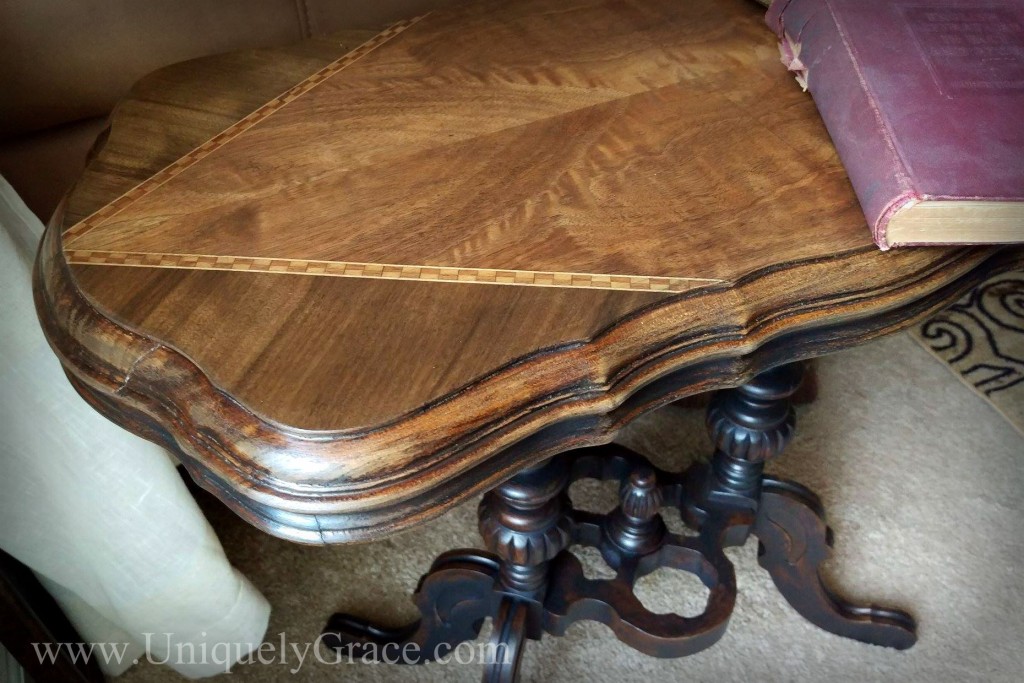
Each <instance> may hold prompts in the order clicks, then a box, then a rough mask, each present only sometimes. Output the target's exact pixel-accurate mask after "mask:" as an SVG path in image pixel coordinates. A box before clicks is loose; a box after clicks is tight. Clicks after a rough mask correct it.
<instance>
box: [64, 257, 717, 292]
mask: <svg viewBox="0 0 1024 683" xmlns="http://www.w3.org/2000/svg"><path fill="white" fill-rule="evenodd" d="M66 254H67V258H68V262H69V263H72V264H77V265H103V266H129V267H137V268H176V269H185V270H225V271H248V272H255V273H286V274H293V275H320V276H327V277H355V278H374V279H384V280H414V281H418V282H468V283H478V284H492V285H518V286H521V287H569V288H579V289H616V290H629V291H648V292H683V291H687V290H689V289H693V288H694V287H697V286H700V285H706V284H714V283H717V282H720V280H711V279H702V278H683V277H655V276H650V275H597V274H593V273H555V272H543V271H527V270H499V269H492V268H447V267H441V266H413V265H398V264H392V263H352V262H345V261H309V260H303V259H281V258H256V257H251V256H213V255H196V254H145V253H131V252H114V251H89V250H83V249H69V250H67V251H66Z"/></svg>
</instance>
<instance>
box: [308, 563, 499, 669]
mask: <svg viewBox="0 0 1024 683" xmlns="http://www.w3.org/2000/svg"><path fill="white" fill-rule="evenodd" d="M500 564H501V563H500V561H499V560H498V558H497V557H494V556H493V555H490V554H488V553H481V552H479V551H476V550H455V551H451V552H448V553H445V554H443V555H441V556H440V557H438V558H437V560H436V561H435V562H434V564H433V566H432V567H431V569H430V572H428V573H427V574H426V575H424V576H423V578H422V579H420V584H419V586H418V587H417V588H416V592H415V593H414V594H413V602H414V603H415V604H416V606H417V607H418V608H419V611H420V618H419V619H418V620H417V621H415V622H413V623H411V624H407V625H405V626H400V627H398V628H387V627H383V626H378V625H376V624H373V623H372V622H370V621H367V620H365V619H361V618H359V617H355V616H352V615H349V614H343V613H339V614H335V615H333V616H332V617H331V618H330V620H329V621H328V623H327V627H326V628H325V629H324V633H323V636H322V642H323V644H324V645H325V646H326V647H328V648H330V649H334V650H337V651H339V652H341V653H343V654H344V655H346V656H348V657H350V658H356V659H360V660H364V661H388V662H396V663H402V664H422V663H425V662H430V661H434V660H436V659H438V658H439V657H444V656H447V655H448V654H449V653H450V652H451V650H452V648H454V647H455V646H457V645H458V644H459V643H462V642H465V641H468V640H473V639H475V638H476V637H477V636H478V635H479V634H480V627H481V626H482V625H483V620H484V619H485V618H486V617H489V616H491V615H492V614H494V612H495V605H496V604H497V603H498V601H499V596H498V595H497V594H496V593H495V585H496V584H497V581H498V575H499V569H500Z"/></svg>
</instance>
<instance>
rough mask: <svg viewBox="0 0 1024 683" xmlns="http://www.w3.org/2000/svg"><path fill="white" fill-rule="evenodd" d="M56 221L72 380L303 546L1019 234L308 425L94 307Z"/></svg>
mask: <svg viewBox="0 0 1024 683" xmlns="http://www.w3.org/2000/svg"><path fill="white" fill-rule="evenodd" d="M61 221H62V211H58V212H57V214H56V216H55V217H54V220H53V221H52V223H51V227H50V229H49V230H48V231H47V234H46V236H45V238H44V240H43V244H42V248H41V250H40V253H39V258H38V261H37V264H36V270H35V281H36V282H35V293H36V306H37V310H38V312H39V316H40V319H41V321H42V325H43V329H44V331H45V333H46V336H47V338H48V339H49V341H50V344H51V345H52V347H53V349H54V351H55V352H56V353H57V355H58V356H59V358H60V360H61V362H62V363H63V365H64V367H65V369H66V371H67V372H68V375H69V377H71V379H72V381H73V383H74V385H75V387H76V388H77V389H78V391H79V392H80V393H81V394H82V395H83V396H84V397H85V398H86V400H88V401H89V402H90V403H92V405H93V406H95V407H96V408H97V409H98V410H99V411H100V412H102V413H104V414H105V415H107V416H108V417H110V418H111V419H112V420H114V421H115V422H117V423H118V424H120V425H123V426H125V427H127V428H129V429H132V430H133V431H135V432H136V433H139V434H140V435H142V436H144V437H145V438H149V439H151V440H154V441H157V442H158V443H162V444H164V445H165V446H167V447H168V448H170V449H172V450H174V451H175V452H176V453H177V454H178V455H179V457H180V458H181V459H182V461H183V462H184V463H185V465H186V467H187V468H188V469H189V471H190V472H191V473H192V475H193V476H194V477H195V478H196V479H197V480H198V481H199V482H200V483H201V484H202V485H203V486H204V487H206V488H208V489H209V490H211V491H212V492H213V493H215V494H216V495H218V496H219V497H220V498H221V499H222V500H224V502H225V503H227V504H228V505H229V506H231V507H232V508H233V509H234V510H235V511H236V512H238V513H239V514H240V515H241V516H242V517H244V518H246V519H247V520H248V521H250V522H251V523H253V524H254V525H256V526H258V527H260V528H262V529H264V530H265V531H267V532H269V533H272V534H274V535H277V536H280V537H282V538H287V539H290V540H293V541H297V542H302V543H312V544H320V543H341V542H352V541H365V540H372V539H375V538H382V537H385V536H388V535H389V534H392V533H394V532H396V531H401V530H403V529H408V528H410V527H412V526H414V525H417V524H420V523H423V522H425V521H427V520H429V519H432V518H434V517H437V516H438V515H440V514H442V513H443V512H445V511H446V510H448V509H450V508H451V507H453V506H454V505H456V504H458V503H459V502H461V501H463V500H465V499H467V498H469V497H470V496H473V495H475V494H477V493H479V492H482V491H484V490H487V489H490V488H492V487H493V486H495V485H496V484H498V483H499V482H501V481H503V480H505V479H508V478H509V477H510V476H512V475H514V474H515V473H516V472H517V471H519V470H521V469H522V468H524V467H527V466H529V465H532V464H535V463H538V462H540V461H542V460H544V459H545V458H548V457H550V456H551V455H553V454H555V453H557V452H560V451H563V450H566V449H569V448H577V447H581V446H587V445H596V444H600V443H605V442H608V441H610V440H611V439H612V438H613V437H614V435H615V433H616V432H617V431H618V430H619V429H621V428H622V427H623V426H625V425H626V424H628V423H629V422H630V421H631V420H633V419H634V418H636V417H637V416H639V415H641V414H643V413H645V412H647V411H649V410H653V409H655V408H657V407H660V406H662V405H665V404H666V403H669V402H671V401H675V400H678V399H680V398H683V397H685V396H687V395H691V394H695V393H701V392H706V391H712V390H717V389H723V388H727V387H733V386H737V385H739V384H741V383H743V382H744V381H746V380H748V379H750V378H751V377H753V376H754V375H756V374H758V373H759V372H762V371H764V370H765V369H767V368H770V367H773V366H775V365H778V364H782V363H788V362H793V361H796V360H801V359H806V358H811V357H814V356H818V355H822V354H825V353H829V352H832V351H837V350H840V349H844V348H847V347H851V346H854V345H857V344H860V343H863V342H866V341H869V340H871V339H874V338H876V337H878V336H881V335H884V334H887V333H890V332H894V331H897V330H899V329H901V328H903V327H905V326H907V325H910V324H912V323H913V322H914V321H916V320H918V319H920V318H922V317H923V316H925V315H928V314H929V313H931V312H933V311H935V310H936V309H937V308H939V307H941V306H942V305H943V304H945V303H947V302H950V301H952V300H954V299H955V298H956V297H958V296H959V295H960V294H961V293H962V292H964V291H966V290H967V289H969V288H971V287H973V286H975V285H977V284H979V283H981V282H982V281H984V280H985V279H986V278H988V277H990V276H991V275H992V274H993V273H994V272H996V271H998V270H1003V269H1009V268H1012V267H1018V266H1019V265H1020V264H1021V263H1022V262H1024V256H1022V255H1024V251H1022V250H1020V249H1018V248H1014V249H1004V250H999V249H997V248H987V247H986V248H978V247H965V248H962V249H935V250H930V251H929V252H927V253H929V254H930V255H931V258H922V257H921V254H922V253H925V252H923V251H921V250H904V251H894V252H890V253H889V254H886V255H881V254H879V253H878V252H877V251H876V250H874V249H873V248H870V249H858V250H854V251H852V252H848V253H844V254H837V255H835V256H834V257H829V258H822V259H814V260H807V261H800V262H792V263H788V264H783V265H780V266H777V267H772V268H769V269H765V270H762V271H760V272H757V273H753V274H751V275H749V276H747V277H745V278H743V279H742V280H741V281H740V282H737V283H732V284H721V285H711V286H707V287H702V288H698V289H694V290H691V291H688V292H686V293H683V294H680V295H678V296H675V297H672V298H670V299H667V300H666V302H665V303H662V304H658V305H655V306H652V307H648V308H646V309H643V310H641V311H638V312H637V313H635V314H633V315H632V316H629V317H628V318H626V319H623V320H621V321H619V322H618V323H616V324H615V325H613V326H611V327H609V328H608V329H606V330H604V331H603V332H601V333H600V334H599V335H596V336H595V337H594V338H593V339H591V340H589V341H587V342H584V343H578V344H571V345H565V346H562V347H556V348H550V349H545V350H543V351H539V352H537V353H535V354H532V355H530V356H528V357H526V358H522V359H519V360H517V361H514V362H512V363H510V364H508V365H506V366H505V367H503V368H500V369H497V370H496V371H495V372H493V373H491V374H490V375H488V376H486V377H483V378H480V379H478V380H476V381H474V382H472V383H470V384H469V385H467V386H464V387H463V388H461V389H460V390H458V391H456V392H453V393H451V394H449V395H447V396H445V397H444V398H443V399H441V400H438V401H435V402H432V403H430V404H428V405H426V406H423V407H422V408H421V409H419V410H416V411H414V412H411V413H408V414H406V415H404V416H402V417H400V418H399V419H396V420H394V421H391V422H389V423H387V424H381V425H374V426H372V427H369V428H362V429H349V430H340V431H309V430H301V429H296V428H293V427H290V426H288V425H283V424H277V423H274V422H273V421H271V420H268V419H266V418H264V417H262V416H260V415H258V414H256V413H255V412H253V411H252V410H250V409H248V408H247V407H246V406H243V405H241V404H240V403H239V402H238V401H236V400H235V399H233V398H232V397H231V396H229V395H228V394H227V393H226V392H224V391H222V390H221V389H220V388H219V387H217V386H216V385H215V384H214V383H213V382H212V381H211V380H210V379H209V378H208V377H207V376H206V374H204V372H203V370H202V369H201V368H199V367H197V366H196V365H195V364H194V363H193V362H192V361H191V360H190V359H189V358H188V357H186V356H185V355H184V354H182V353H181V352H179V351H177V350H176V349H174V348H172V347H170V346H168V345H167V344H164V343H161V342H159V341H158V340H155V339H152V338H149V337H147V336H146V335H144V334H141V333H140V332H138V331H136V330H133V329H130V328H129V327H128V326H126V325H124V324H121V323H119V322H116V321H115V320H113V319H111V317H109V316H108V315H106V314H104V312H103V311H102V310H100V309H99V308H97V306H96V305H94V303H93V302H92V301H90V299H89V298H88V297H87V296H86V295H85V294H84V293H83V292H82V291H81V290H80V289H79V288H78V286H77V284H76V282H75V280H74V277H73V276H72V273H71V270H70V267H69V266H68V264H67V262H66V260H65V256H64V251H63V248H62V244H61V235H60V230H59V229H58V228H59V226H60V225H61ZM54 226H56V228H55V227H54ZM879 258H885V259H888V262H889V264H891V267H890V268H879V267H878V261H877V260H878V259H879ZM239 277H244V274H239ZM445 286H458V285H454V284H449V285H445ZM473 286H481V285H473ZM483 286H487V285H483ZM414 435H415V438H413V436H414Z"/></svg>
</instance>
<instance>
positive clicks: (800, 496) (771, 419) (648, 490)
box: [323, 365, 916, 681]
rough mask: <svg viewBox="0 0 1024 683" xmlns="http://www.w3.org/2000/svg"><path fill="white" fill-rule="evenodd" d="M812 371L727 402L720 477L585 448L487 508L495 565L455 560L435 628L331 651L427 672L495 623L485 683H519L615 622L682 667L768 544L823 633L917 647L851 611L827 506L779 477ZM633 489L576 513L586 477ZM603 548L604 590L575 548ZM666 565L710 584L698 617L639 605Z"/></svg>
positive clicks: (343, 634) (772, 559) (718, 412)
mask: <svg viewBox="0 0 1024 683" xmlns="http://www.w3.org/2000/svg"><path fill="white" fill-rule="evenodd" d="M801 372H802V368H801V366H800V365H790V366H785V367H780V368H776V369H774V370H770V371H768V372H765V373H763V374H761V375H758V376H757V377H755V378H754V379H753V380H752V381H751V382H750V383H748V384H746V385H744V386H742V387H739V388H737V389H732V390H728V391H723V392H720V393H719V394H717V395H716V397H715V398H714V400H713V401H712V403H711V405H710V406H709V408H708V417H707V424H708V429H709V430H710V432H711V435H712V438H713V439H714V442H715V446H716V449H715V453H714V455H713V456H712V458H711V461H710V464H707V465H705V464H699V465H694V466H692V467H691V468H689V469H688V470H687V471H685V472H683V473H681V474H679V473H670V472H665V471H662V470H660V469H658V468H656V467H654V466H653V465H652V464H651V463H650V462H649V461H648V460H647V459H645V458H644V457H643V456H641V455H639V454H637V453H634V452H632V451H630V450H628V449H626V448H623V447H620V446H617V445H608V446H598V447H594V448H584V449H579V450H575V451H570V452H568V453H564V454H562V455H559V456H557V457H555V458H553V459H551V460H549V461H547V462H545V463H543V464H541V465H539V466H537V467H535V468H533V469H530V470H526V471H524V472H521V473H520V474H518V475H517V476H515V477H513V478H512V479H510V480H509V481H507V482H505V483H504V484H502V485H500V486H498V487H497V488H495V489H494V490H493V491H491V492H490V493H488V494H487V495H486V496H484V498H483V501H482V502H481V504H480V531H481V534H482V535H483V537H484V540H485V542H486V544H487V547H488V548H489V549H490V550H491V551H492V552H491V553H487V552H481V551H477V550H457V551H452V552H448V553H445V554H443V555H442V556H441V557H439V558H438V559H437V560H436V561H435V562H434V565H433V567H431V570H430V571H429V572H428V573H427V574H426V575H424V576H423V578H422V579H421V580H420V584H419V586H418V588H417V589H416V592H415V594H414V595H413V600H414V601H415V603H416V605H417V606H418V607H419V609H420V612H421V615H422V616H421V618H420V620H418V621H416V622H415V623H412V624H409V625H408V626H405V627H402V628H397V629H386V628H381V627H378V626H375V625H373V624H371V623H369V622H367V621H365V620H362V619H359V618H356V617H352V616H349V615H345V614H336V615H334V616H333V617H331V620H330V622H329V623H328V625H327V628H326V629H325V632H324V633H325V635H324V638H323V642H324V643H325V645H327V646H328V647H331V648H335V649H338V650H341V651H343V652H347V654H348V655H349V656H350V657H358V658H361V659H381V660H385V661H401V662H404V663H422V662H427V661H432V660H436V659H439V658H446V657H449V656H451V654H452V651H453V649H454V648H455V646H457V645H458V644H459V643H462V642H465V641H468V640H473V639H475V638H476V637H477V636H478V634H479V631H480V627H481V625H482V623H483V620H484V619H485V618H487V617H491V618H492V619H493V620H494V629H493V635H492V638H491V643H490V647H487V648H483V649H482V650H479V651H480V652H483V653H484V654H485V655H486V656H485V660H486V665H487V670H486V671H485V674H484V680H485V681H514V680H515V679H516V676H517V673H518V667H519V661H520V658H521V656H522V652H523V646H524V644H525V641H526V640H527V639H539V638H540V637H541V636H542V634H543V633H549V634H551V635H555V636H560V635H562V634H564V633H565V631H566V629H567V628H568V627H569V626H570V625H571V624H573V623H574V622H576V621H579V620H581V619H592V620H595V621H599V622H602V623H604V624H606V625H607V626H608V627H609V628H610V629H611V630H612V631H613V632H614V633H615V635H616V637H618V638H619V640H621V641H622V642H624V643H626V644H628V645H630V646H631V647H633V648H635V649H637V650H640V651H641V652H644V653H646V654H649V655H653V656H655V657H682V656H685V655H689V654H693V653H695V652H698V651H700V650H703V649H704V648H707V647H709V646H710V645H712V644H714V643H715V642H716V641H717V640H718V639H719V638H721V637H722V635H723V634H724V633H725V629H726V626H727V624H728V620H729V616H730V614H731V613H732V609H733V605H734V604H735V600H736V577H735V573H734V571H733V567H732V564H731V563H730V562H729V560H728V559H727V558H726V556H725V554H724V552H723V548H726V547H729V546H737V545H742V544H743V543H745V542H746V540H747V538H748V537H749V536H750V535H751V534H753V535H754V536H757V538H758V541H759V562H760V564H761V566H762V567H764V568H765V569H766V570H768V572H769V573H770V574H771V576H772V579H773V580H774V582H775V585H776V586H777V587H778V589H779V590H780V591H781V592H782V594H783V596H784V597H785V598H786V600H787V601H789V603H790V604H791V605H792V606H793V607H794V608H795V609H796V610H797V611H798V612H799V613H800V614H802V615H803V616H804V617H805V618H807V619H808V620H810V621H811V622H812V623H814V624H816V625H817V626H819V627H821V628H823V629H825V630H827V631H830V632H832V633H835V634H837V635H840V636H844V637H847V638H853V639H855V640H859V641H863V642H866V643H872V644H875V645H883V646H887V647H894V648H897V649H905V648H908V647H910V646H912V645H913V644H914V642H915V640H916V634H915V628H916V626H915V623H914V620H913V619H912V618H911V617H910V616H909V615H908V614H906V613H904V612H901V611H897V610H892V609H885V608H880V607H875V606H857V605H851V604H849V603H847V602H845V601H844V600H842V599H840V598H839V597H837V596H836V595H834V594H833V593H832V592H831V591H830V590H829V589H828V587H826V586H825V585H824V584H823V582H822V580H821V577H820V576H819V565H820V564H821V562H822V561H824V560H825V558H826V557H827V555H828V551H829V548H830V546H831V545H832V533H831V530H830V529H829V528H828V527H827V526H826V525H825V521H824V517H823V511H822V507H821V503H820V501H819V500H818V498H817V496H815V495H814V494H813V493H811V492H810V491H809V490H807V489H806V488H804V487H802V486H800V485H799V484H794V483H791V482H787V481H783V480H779V479H774V478H772V477H767V476H765V475H764V474H763V469H764V463H765V462H766V461H767V460H769V459H770V458H772V457H774V456H776V455H778V454H779V453H780V452H781V451H782V450H783V449H784V448H785V446H786V444H787V443H788V441H789V438H790V436H791V435H792V433H793V427H794V424H795V420H794V413H793V410H792V405H791V397H792V395H793V393H794V392H795V391H796V390H797V388H798V387H799V385H800V379H801ZM587 478H592V479H600V480H606V481H607V480H612V481H619V482H621V488H620V504H619V506H618V507H617V508H616V509H615V510H614V511H612V512H611V513H609V514H607V515H600V514H594V513H591V512H585V511H582V510H574V509H573V508H572V506H571V504H570V502H569V498H568V495H567V493H566V491H567V489H568V486H569V484H571V483H572V482H573V481H576V480H579V479H587ZM666 508H674V509H675V510H676V511H678V513H679V514H681V516H682V518H683V520H684V521H685V522H686V524H687V525H688V526H689V527H691V528H692V529H694V530H695V531H696V534H695V535H692V536H680V535H677V534H672V533H669V532H668V530H667V529H666V527H665V523H664V521H663V519H662V516H661V515H662V511H663V510H665V509H666ZM573 544H578V545H583V546H591V547H594V548H597V549H598V550H599V551H600V552H601V555H602V557H603V558H604V560H605V561H606V562H607V563H608V565H609V566H610V567H611V568H612V569H613V570H615V572H616V576H615V578H614V579H609V580H591V579H587V578H586V577H585V576H584V573H583V568H582V565H581V564H580V562H579V560H578V559H577V558H576V557H575V556H574V555H573V554H572V553H571V552H569V551H568V550H567V549H568V548H569V546H571V545H573ZM660 567H670V568H673V569H679V570H682V571H687V572H691V573H693V574H695V575H696V576H698V577H699V578H700V580H701V581H702V582H703V583H704V585H705V586H707V588H708V590H709V595H708V602H707V606H706V608H705V610H704V612H703V613H702V614H700V615H699V616H696V617H683V616H679V615H676V614H655V613H653V612H650V611H649V610H647V609H646V608H644V606H643V605H642V604H641V603H640V601H639V600H638V599H637V597H636V596H635V595H634V594H633V586H634V584H635V582H636V581H637V580H638V579H639V578H640V577H642V576H645V575H647V574H650V573H651V572H653V571H654V570H656V569H658V568H660Z"/></svg>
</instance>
